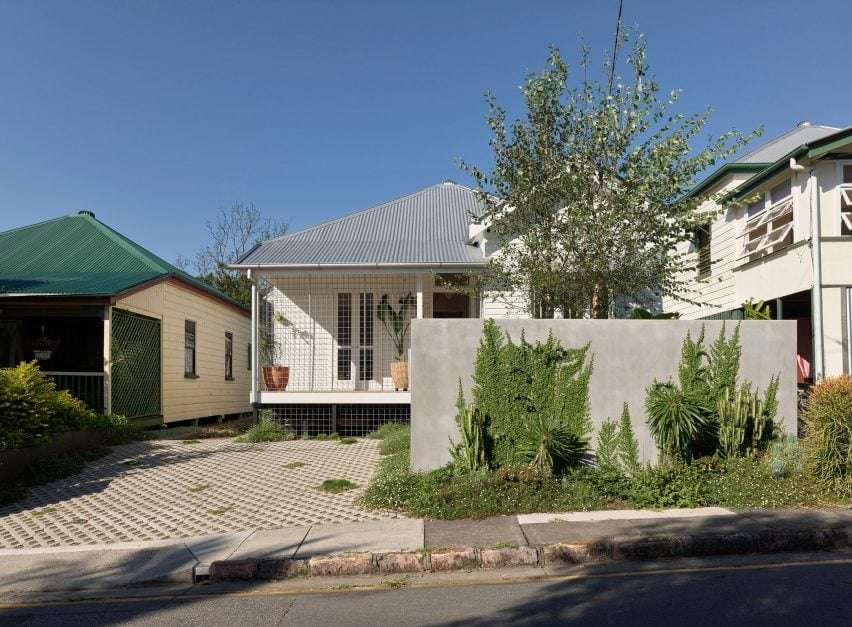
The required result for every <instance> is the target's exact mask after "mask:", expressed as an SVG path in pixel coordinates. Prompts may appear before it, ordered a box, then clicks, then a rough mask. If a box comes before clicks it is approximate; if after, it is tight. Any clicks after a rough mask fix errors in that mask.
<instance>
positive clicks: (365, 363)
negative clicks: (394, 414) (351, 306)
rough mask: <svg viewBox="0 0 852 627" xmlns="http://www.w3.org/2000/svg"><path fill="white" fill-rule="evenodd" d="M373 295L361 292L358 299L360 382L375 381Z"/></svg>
mask: <svg viewBox="0 0 852 627" xmlns="http://www.w3.org/2000/svg"><path fill="white" fill-rule="evenodd" d="M373 311H374V310H373V295H372V294H371V293H369V292H361V294H359V299H358V380H359V381H371V380H372V379H373V324H374V322H373Z"/></svg>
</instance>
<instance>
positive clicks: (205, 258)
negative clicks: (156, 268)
mask: <svg viewBox="0 0 852 627" xmlns="http://www.w3.org/2000/svg"><path fill="white" fill-rule="evenodd" d="M204 226H205V228H206V230H207V243H205V244H204V245H202V246H201V248H199V249H198V251H197V252H196V253H195V257H194V258H193V259H191V260H190V259H187V258H186V257H179V258H178V259H177V262H176V263H177V265H178V266H179V267H181V268H182V269H184V270H186V271H188V272H193V273H194V274H196V275H197V276H198V278H199V279H201V280H202V281H204V282H205V283H207V284H209V285H211V286H212V287H214V288H216V289H217V290H219V291H220V292H222V293H224V294H226V295H228V296H230V297H231V298H233V299H234V300H236V301H237V302H239V303H240V304H242V305H244V306H246V307H248V306H249V305H250V304H251V282H250V281H249V280H248V279H247V278H246V277H245V276H244V275H243V274H241V273H240V272H237V271H236V270H231V269H229V268H228V267H227V266H228V264H230V263H234V262H235V261H236V260H237V259H239V258H240V257H242V256H243V255H245V254H246V253H247V252H248V251H249V250H251V248H252V247H254V246H255V245H256V244H258V243H260V242H261V241H263V240H267V239H272V238H274V237H280V236H281V235H284V234H285V233H286V232H287V227H288V225H287V223H286V222H282V221H276V220H273V219H272V218H269V217H264V215H263V213H262V212H261V210H260V208H258V207H257V206H255V204H254V203H248V204H245V203H242V202H237V203H234V204H233V205H231V207H230V208H228V209H219V211H218V213H217V214H216V219H215V220H214V221H208V222H206V223H205V225H204Z"/></svg>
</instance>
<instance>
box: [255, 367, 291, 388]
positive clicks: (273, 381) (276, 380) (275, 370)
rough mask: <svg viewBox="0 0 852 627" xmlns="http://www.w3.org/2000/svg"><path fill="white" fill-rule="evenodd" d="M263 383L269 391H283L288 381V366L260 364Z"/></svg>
mask: <svg viewBox="0 0 852 627" xmlns="http://www.w3.org/2000/svg"><path fill="white" fill-rule="evenodd" d="M260 370H261V372H262V373H263V385H264V386H266V389H267V390H269V391H270V392H283V391H284V390H286V389H287V383H289V381H290V367H289V366H262V367H261V369H260Z"/></svg>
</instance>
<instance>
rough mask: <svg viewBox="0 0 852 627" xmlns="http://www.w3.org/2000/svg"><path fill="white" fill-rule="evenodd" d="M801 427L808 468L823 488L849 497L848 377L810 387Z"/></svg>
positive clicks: (851, 408)
mask: <svg viewBox="0 0 852 627" xmlns="http://www.w3.org/2000/svg"><path fill="white" fill-rule="evenodd" d="M804 423H805V434H806V437H805V450H806V451H807V453H808V457H807V459H808V468H809V469H810V470H811V471H812V472H813V474H814V475H815V476H816V477H818V478H819V480H820V481H821V482H822V483H823V484H824V485H825V486H826V487H828V488H834V489H837V490H841V491H843V492H844V493H847V494H852V377H848V376H846V375H843V376H839V377H831V378H828V379H825V380H824V381H820V382H819V383H817V384H816V385H815V386H813V388H811V393H810V396H809V398H808V402H807V406H806V408H805V416H804Z"/></svg>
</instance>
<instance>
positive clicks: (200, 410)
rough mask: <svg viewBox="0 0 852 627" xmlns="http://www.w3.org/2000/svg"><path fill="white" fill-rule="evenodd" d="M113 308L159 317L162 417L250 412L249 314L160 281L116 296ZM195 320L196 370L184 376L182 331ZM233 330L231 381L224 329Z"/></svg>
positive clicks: (177, 418)
mask: <svg viewBox="0 0 852 627" xmlns="http://www.w3.org/2000/svg"><path fill="white" fill-rule="evenodd" d="M115 307H117V308H120V309H126V310H128V311H133V312H136V313H139V314H141V315H145V316H149V317H152V318H157V319H159V320H161V321H162V329H161V333H162V369H161V370H162V408H163V421H164V422H167V423H168V422H177V421H181V420H190V419H195V418H204V417H207V416H221V415H225V414H238V413H243V412H248V411H251V405H250V403H249V390H250V384H251V371H250V370H249V363H248V346H249V342H250V341H251V338H250V333H251V319H250V318H249V315H248V312H246V313H245V314H243V313H240V311H239V310H238V309H237V308H235V307H234V306H232V305H229V304H227V303H225V302H223V301H221V300H219V299H217V298H215V297H213V296H209V295H207V294H206V293H204V292H202V291H200V290H198V289H193V288H190V287H184V286H183V285H182V284H181V283H180V282H178V281H163V282H160V283H157V284H155V285H152V286H151V287H148V288H146V289H144V290H140V291H139V292H136V293H134V294H130V295H128V296H126V297H123V298H120V299H118V301H117V302H116V304H115ZM187 320H190V321H193V322H195V334H196V340H195V342H196V354H195V363H196V375H197V378H187V377H185V376H184V330H185V323H186V321H187ZM226 332H228V333H232V334H233V380H230V381H227V380H225V333H226Z"/></svg>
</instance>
